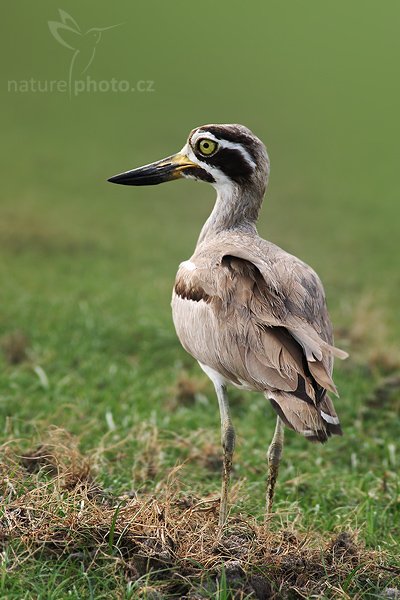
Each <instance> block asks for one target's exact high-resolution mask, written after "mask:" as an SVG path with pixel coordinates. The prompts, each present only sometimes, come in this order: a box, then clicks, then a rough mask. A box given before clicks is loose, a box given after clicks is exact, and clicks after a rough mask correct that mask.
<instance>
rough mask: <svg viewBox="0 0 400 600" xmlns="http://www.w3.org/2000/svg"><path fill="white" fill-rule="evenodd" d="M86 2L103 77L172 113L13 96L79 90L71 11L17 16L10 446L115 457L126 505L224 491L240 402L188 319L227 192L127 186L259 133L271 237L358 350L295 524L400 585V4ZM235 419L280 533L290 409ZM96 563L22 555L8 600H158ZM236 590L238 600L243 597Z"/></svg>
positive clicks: (287, 500)
mask: <svg viewBox="0 0 400 600" xmlns="http://www.w3.org/2000/svg"><path fill="white" fill-rule="evenodd" d="M67 4H68V5H67ZM67 4H65V5H64V7H63V8H64V9H65V10H66V11H68V12H69V13H71V15H73V16H74V18H75V19H76V20H77V21H79V22H80V23H82V27H87V28H89V27H93V26H102V25H110V24H114V23H123V25H121V27H120V28H118V29H115V30H111V31H110V32H108V33H109V35H108V36H106V35H105V36H104V40H102V42H101V44H99V46H98V48H97V53H96V57H95V60H94V61H93V65H92V66H91V68H90V74H91V76H92V77H93V78H97V79H111V77H116V78H119V79H131V80H138V79H152V80H154V81H155V90H156V91H155V92H154V93H153V94H150V93H147V94H146V93H142V94H138V93H136V94H100V93H99V94H82V95H81V96H80V97H78V98H72V99H71V100H69V99H68V98H67V97H65V96H64V95H62V94H34V93H28V94H15V93H14V94H13V93H7V91H6V90H7V83H6V82H7V80H9V79H29V78H30V77H35V78H37V79H57V78H60V79H64V78H65V77H66V73H67V71H68V65H69V60H70V54H69V53H68V50H67V49H65V48H63V47H62V46H61V45H57V43H56V41H55V40H54V39H53V38H51V36H50V33H49V31H48V29H47V21H49V20H54V19H57V9H56V8H55V7H54V3H52V2H50V1H45V2H42V3H40V6H37V5H35V4H32V3H29V2H27V1H26V0H24V1H23V2H20V3H18V7H17V6H16V5H15V4H14V3H11V2H9V3H8V8H7V14H8V16H9V26H8V27H7V31H4V33H3V34H2V42H1V43H2V54H3V55H4V56H7V57H8V60H7V63H6V66H5V69H4V72H3V80H4V81H3V84H2V101H3V106H4V113H3V114H4V115H7V117H6V119H5V121H6V122H4V123H3V125H2V144H1V148H0V154H1V162H2V164H3V169H2V200H1V207H0V252H1V263H0V277H1V311H0V336H1V337H2V339H3V342H2V344H3V347H5V348H9V347H10V343H11V345H12V344H13V342H12V338H10V335H11V336H12V335H14V334H15V332H16V331H20V332H22V333H23V334H24V335H25V336H26V339H27V347H26V356H25V357H23V360H22V361H21V362H20V363H19V364H10V361H9V360H7V357H6V352H3V354H2V356H1V358H0V414H1V427H0V440H1V442H2V443H4V444H6V445H8V444H11V447H12V448H13V447H14V446H13V444H14V443H15V444H16V445H15V448H16V447H17V446H18V448H24V449H32V448H33V447H35V444H37V443H38V440H40V439H41V437H42V436H43V435H45V432H46V430H47V429H48V427H49V426H51V425H55V426H58V427H62V428H65V429H66V430H67V431H69V432H71V433H72V434H74V435H75V436H77V438H78V439H79V443H80V448H81V450H82V452H84V453H85V454H88V455H90V456H94V462H95V463H96V464H97V466H98V471H97V473H98V474H97V478H98V481H99V482H100V484H101V485H102V486H103V487H105V488H108V489H109V490H110V493H111V494H113V495H115V496H117V495H119V494H122V493H124V492H126V491H127V490H131V489H132V488H134V489H138V490H139V491H141V490H142V491H151V490H154V489H155V486H156V484H157V482H160V481H163V480H164V478H165V474H166V473H167V472H168V470H169V469H171V468H172V467H173V466H174V465H175V464H176V463H177V462H179V461H184V460H186V459H187V460H188V463H187V465H186V466H185V467H184V468H183V470H182V471H181V473H180V475H179V477H180V480H181V481H182V486H183V489H185V490H186V491H192V492H194V493H196V494H197V495H207V494H209V493H217V492H218V489H219V478H220V474H219V466H218V462H217V464H215V463H216V461H215V460H214V457H215V455H218V452H219V415H218V409H217V403H216V400H215V398H214V393H213V390H212V386H211V384H209V383H207V382H206V381H205V380H204V378H203V375H202V374H201V373H200V372H199V369H198V367H197V366H196V365H195V364H194V362H193V360H192V359H191V358H190V357H189V356H188V355H187V354H186V353H185V352H184V351H183V349H182V348H181V347H180V345H179V343H178V341H177V339H176V336H175V333H174V330H173V325H172V321H171V316H170V308H169V302H170V294H171V288H172V284H173V279H174V274H175V271H176V267H177V265H178V264H179V262H180V261H181V260H183V259H186V258H188V257H189V256H190V254H191V252H192V250H193V247H194V244H195V240H196V239H197V235H198V232H199V230H200V227H201V225H202V223H203V222H204V220H205V218H206V217H207V214H208V213H209V211H210V209H211V206H212V201H213V191H212V190H211V189H208V187H207V186H205V185H199V184H198V185H196V184H194V183H193V182H180V183H177V184H169V185H166V186H159V187H157V188H148V189H127V188H120V189H119V188H117V187H116V186H110V185H108V184H106V183H105V180H106V178H107V177H109V176H111V175H112V174H114V173H116V172H119V171H121V170H123V169H124V168H129V167H133V166H135V165H139V164H142V163H143V164H144V163H146V162H149V161H151V160H155V159H157V158H161V157H162V156H164V155H168V154H170V153H172V152H174V151H175V150H178V149H179V148H181V147H182V145H183V143H184V139H185V136H186V135H187V133H188V131H189V130H190V129H191V128H192V127H194V126H196V125H200V124H202V123H204V122H243V123H244V124H246V125H248V126H250V127H251V128H252V129H253V130H254V131H255V133H256V134H258V135H259V136H260V137H261V138H262V139H263V140H264V141H265V142H266V143H267V146H268V149H269V152H270V156H271V164H272V171H271V182H270V187H269V191H268V194H267V199H266V203H265V206H264V209H263V213H262V217H261V220H260V225H259V231H260V233H261V234H262V235H263V236H265V237H267V238H268V239H271V240H272V241H274V242H275V243H278V244H279V245H281V246H283V247H284V248H285V249H287V250H288V251H290V252H293V253H295V254H296V255H298V256H300V257H301V258H303V259H304V260H306V261H307V262H309V263H310V264H311V265H312V266H313V267H314V268H315V269H316V270H317V271H318V272H319V274H320V275H321V278H322V279H323V281H324V284H325V287H326V291H327V296H328V301H329V306H330V309H331V314H332V318H333V321H334V324H335V328H336V330H337V341H338V345H339V346H340V345H341V346H344V347H345V348H346V349H348V350H349V351H350V353H351V355H352V357H351V358H350V360H349V361H347V362H346V363H341V364H338V365H337V369H336V381H337V385H338V388H339V390H340V395H341V396H340V399H338V400H337V402H336V405H337V409H338V412H339V414H340V417H341V420H342V423H343V428H344V432H345V435H344V436H343V438H340V439H332V440H331V441H330V442H329V444H327V445H326V446H323V447H320V446H314V445H309V444H308V443H307V442H306V441H305V440H303V439H301V438H300V437H298V436H296V435H295V434H293V433H292V432H288V434H287V441H286V447H285V452H284V460H283V463H282V468H281V472H280V476H279V485H278V488H277V500H276V510H277V512H278V514H279V515H280V516H279V518H278V520H277V522H276V524H275V526H276V527H279V526H280V525H279V523H281V522H282V523H285V524H287V523H288V522H289V523H292V524H294V526H295V527H296V528H298V529H299V530H301V531H306V530H308V529H310V530H312V531H316V532H320V533H321V534H326V535H327V536H328V535H329V534H330V533H332V532H334V531H343V530H346V529H351V530H358V532H359V536H360V539H361V540H363V541H364V542H365V544H366V545H367V547H368V548H372V549H377V550H379V551H384V552H385V553H387V556H388V559H387V560H388V562H389V564H393V565H394V564H397V566H398V567H399V562H398V557H399V554H400V547H399V539H400V529H399V523H400V507H399V498H400V489H399V477H398V471H399V460H400V458H399V444H398V439H399V425H398V423H399V412H400V397H399V389H398V387H397V388H396V386H395V385H394V386H392V389H391V391H390V390H389V387H390V385H389V384H388V385H386V387H387V388H388V390H389V391H387V393H386V392H385V389H386V388H385V386H384V393H382V390H380V391H379V390H378V394H375V392H374V390H376V387H377V386H379V385H380V382H381V379H382V378H384V377H387V376H388V375H389V374H391V373H394V372H395V371H396V370H398V365H399V358H398V351H396V350H395V349H394V341H395V340H396V339H397V338H398V336H399V334H400V325H399V321H398V318H397V312H398V306H397V305H398V302H397V298H398V290H399V283H400V280H399V270H398V222H399V218H400V209H399V202H398V131H397V129H398V126H397V124H398V106H399V101H400V85H399V81H398V77H397V74H396V73H397V58H396V57H398V55H399V50H400V48H399V45H400V42H399V37H398V32H397V22H398V18H399V17H400V9H399V6H398V4H397V3H396V2H395V1H390V0H388V1H387V2H385V5H384V6H381V7H379V9H378V8H377V6H376V4H375V3H373V2H369V1H368V2H358V1H356V2H354V3H353V4H352V5H351V6H349V5H348V3H345V2H344V1H343V2H342V1H340V2H337V3H335V5H330V6H329V7H328V5H325V4H324V3H319V2H317V1H314V0H313V1H311V2H309V3H307V5H306V6H305V5H302V4H301V3H299V4H292V5H291V8H290V10H288V9H287V7H284V6H281V5H280V4H279V3H278V2H275V1H270V2H267V3H266V4H265V5H264V4H261V3H260V4H259V5H258V6H256V7H254V9H252V10H250V9H248V8H246V7H244V5H243V4H242V3H238V2H233V3H227V2H222V3H220V4H219V5H216V6H215V5H213V6H212V7H211V4H203V5H201V11H203V12H201V13H200V8H199V7H197V5H196V6H193V7H191V6H189V5H188V4H187V3H183V2H181V1H177V2H175V3H174V4H173V5H171V4H163V5H161V4H160V5H159V6H157V9H156V8H155V7H153V6H148V7H145V6H141V7H137V6H134V5H133V4H132V3H129V2H127V1H123V2H120V3H119V4H118V5H117V6H112V7H111V5H109V4H106V3H100V4H96V6H95V5H94V4H93V5H92V6H89V5H87V6H84V7H83V6H82V5H81V4H79V3H78V2H72V1H71V2H68V3H67ZM16 46H17V48H16ZM10 339H11V342H10ZM17 345H18V344H17ZM22 345H24V343H22ZM22 350H24V348H22ZM182 378H183V379H185V380H186V379H188V380H190V381H191V380H193V381H194V383H193V386H194V393H193V394H192V395H190V394H189V399H188V400H186V401H183V400H182V398H180V397H179V394H178V395H177V391H176V390H177V382H179V380H180V379H182ZM382 398H383V399H382ZM232 412H233V418H234V422H235V423H236V426H237V434H238V442H237V452H236V454H235V472H234V481H235V482H237V481H241V482H242V484H241V488H240V492H239V493H238V503H237V505H236V506H235V508H234V511H237V512H243V513H250V514H253V515H255V516H256V517H260V518H261V516H262V511H263V495H264V482H265V452H266V448H267V446H268V444H269V441H270V438H271V435H272V432H273V427H274V415H273V411H272V410H271V408H270V407H269V406H267V405H266V402H265V400H264V399H263V398H262V397H261V396H257V395H256V394H254V395H251V394H244V393H239V392H237V391H234V392H232ZM113 424H114V425H115V426H114V425H113ZM204 453H205V454H207V453H209V454H210V461H209V462H207V461H206V460H204V459H203V458H204V457H202V454H204ZM149 463H151V469H150V468H149ZM111 539H112V535H111V537H110V544H111V545H112V542H111ZM82 551H83V552H84V549H83V550H82ZM89 562H90V561H89ZM87 565H88V561H86V559H85V560H83V559H82V560H81V558H79V557H74V556H67V557H64V558H63V559H62V560H60V559H58V560H56V559H55V558H52V557H51V556H49V555H48V554H46V552H43V553H42V554H40V553H39V554H36V555H35V557H32V556H31V555H30V554H28V553H27V551H26V550H24V545H23V543H22V542H21V540H14V542H13V543H12V544H10V545H6V546H5V547H4V559H3V560H2V562H1V563H0V595H2V596H3V597H7V598H32V597H35V598H46V599H47V598H64V597H72V598H96V599H97V598H109V597H118V598H135V597H138V595H139V591H138V590H139V587H138V586H136V587H135V585H136V584H134V583H132V582H129V581H126V580H125V578H124V576H123V574H122V573H121V572H119V571H118V568H116V567H115V564H114V563H113V561H112V560H111V559H110V561H108V562H107V561H105V563H104V564H97V563H96V564H94V565H92V566H91V567H89V568H88V567H87ZM349 577H350V576H349ZM145 583H146V582H145ZM143 585H144V584H143ZM374 585H375V584H373V583H368V582H365V581H364V582H360V581H358V579H357V574H354V581H353V580H352V578H351V577H350V579H349V580H348V581H347V582H346V581H343V585H342V587H343V590H345V588H346V586H348V587H349V589H350V591H349V592H348V593H349V594H350V596H351V597H363V594H364V595H365V596H367V592H366V590H367V589H369V590H370V591H369V592H368V594H370V597H376V595H377V594H378V588H376V587H375V588H374ZM393 585H394V584H393ZM149 586H150V587H151V584H150V583H149ZM352 586H353V587H352ZM368 586H370V588H368ZM397 586H399V584H398V583H397ZM218 590H219V592H218V593H219V596H215V597H219V598H225V597H229V596H228V594H229V591H227V589H226V581H225V583H224V580H223V578H222V579H221V581H220V583H219V588H218ZM140 593H141V592H140ZM143 593H144V592H143ZM215 593H216V594H217V592H215ZM332 593H333V592H332ZM149 594H150V592H149ZM357 594H359V595H358V596H357ZM374 594H375V596H374ZM148 597H151V594H150V595H149V596H148ZM154 597H155V596H154ZM343 597H345V596H343Z"/></svg>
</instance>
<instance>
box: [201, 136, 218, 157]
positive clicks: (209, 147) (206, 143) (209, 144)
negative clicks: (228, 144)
mask: <svg viewBox="0 0 400 600" xmlns="http://www.w3.org/2000/svg"><path fill="white" fill-rule="evenodd" d="M197 149H198V151H199V152H200V154H203V155H204V156H210V154H214V152H216V151H217V149H218V144H217V142H214V140H208V139H207V138H203V139H202V140H199V141H198V142H197Z"/></svg>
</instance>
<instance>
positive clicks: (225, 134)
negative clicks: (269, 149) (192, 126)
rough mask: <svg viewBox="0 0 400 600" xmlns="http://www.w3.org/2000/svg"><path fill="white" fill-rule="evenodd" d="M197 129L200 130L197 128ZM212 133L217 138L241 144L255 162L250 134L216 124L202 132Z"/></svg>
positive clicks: (254, 152) (254, 151) (255, 157)
mask: <svg viewBox="0 0 400 600" xmlns="http://www.w3.org/2000/svg"><path fill="white" fill-rule="evenodd" d="M197 131H201V129H200V130H197ZM206 131H207V132H208V133H212V135H213V136H214V137H215V138H216V139H217V140H222V141H223V140H226V141H227V142H232V143H234V144H241V145H242V146H243V148H244V149H245V150H247V152H248V153H249V155H250V157H251V158H252V160H253V161H254V162H255V163H256V162H257V154H256V149H255V148H254V140H253V138H251V137H250V136H248V135H246V134H245V133H243V132H242V131H239V130H238V129H235V131H229V129H227V128H226V127H218V125H212V126H211V127H207V130H204V133H206Z"/></svg>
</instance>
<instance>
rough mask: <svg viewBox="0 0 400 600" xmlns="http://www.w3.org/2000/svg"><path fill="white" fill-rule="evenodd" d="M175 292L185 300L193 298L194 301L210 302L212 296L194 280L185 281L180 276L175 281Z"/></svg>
mask: <svg viewBox="0 0 400 600" xmlns="http://www.w3.org/2000/svg"><path fill="white" fill-rule="evenodd" d="M175 293H176V295H177V296H179V297H180V298H183V299H184V300H193V301H194V302H200V300H203V301H204V302H210V301H211V296H209V294H207V293H206V292H205V290H204V289H203V288H202V287H201V285H199V284H194V283H193V282H192V281H185V280H184V279H183V278H179V279H177V280H176V283H175Z"/></svg>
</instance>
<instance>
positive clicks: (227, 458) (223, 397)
mask: <svg viewBox="0 0 400 600" xmlns="http://www.w3.org/2000/svg"><path fill="white" fill-rule="evenodd" d="M215 391H216V392H217V397H218V404H219V412H220V415H221V443H222V448H223V452H224V461H223V472H222V488H221V506H220V511H219V525H220V526H222V525H224V523H225V521H226V517H227V512H228V490H229V482H230V478H231V469H232V458H233V451H234V448H235V430H234V428H233V425H232V421H231V415H230V411H229V402H228V396H227V393H226V388H225V386H224V385H216V386H215Z"/></svg>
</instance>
